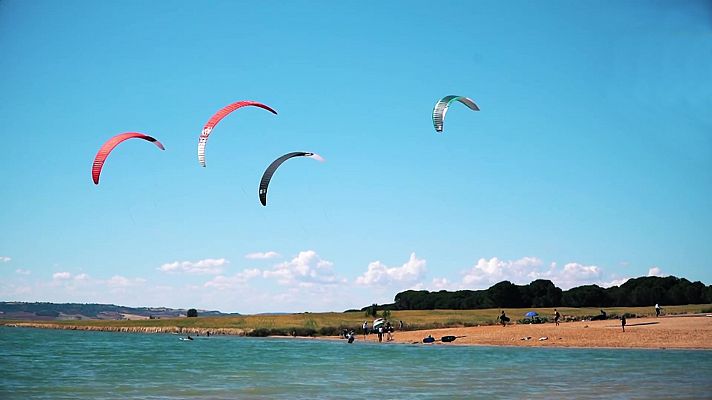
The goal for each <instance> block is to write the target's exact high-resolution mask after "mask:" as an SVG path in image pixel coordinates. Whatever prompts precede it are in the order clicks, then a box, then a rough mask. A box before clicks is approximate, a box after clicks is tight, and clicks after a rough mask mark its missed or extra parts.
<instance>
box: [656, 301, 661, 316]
mask: <svg viewBox="0 0 712 400" xmlns="http://www.w3.org/2000/svg"><path fill="white" fill-rule="evenodd" d="M659 316H660V304H658V303H655V317H659Z"/></svg>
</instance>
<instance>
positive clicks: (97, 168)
mask: <svg viewBox="0 0 712 400" xmlns="http://www.w3.org/2000/svg"><path fill="white" fill-rule="evenodd" d="M133 138H137V139H143V140H146V141H149V142H153V143H154V144H155V145H156V146H157V147H158V148H159V149H161V150H165V147H163V145H162V144H161V142H159V141H158V140H156V139H154V138H153V137H151V136H148V135H144V134H143V133H138V132H126V133H120V134H118V135H116V136H114V137H112V138H111V139H109V140H107V141H106V143H104V144H103V145H102V146H101V148H100V149H99V152H98V153H96V157H94V164H93V165H92V168H91V177H92V179H93V180H94V184H96V185H98V184H99V175H101V169H102V168H103V167H104V161H106V157H108V156H109V153H111V151H112V150H114V147H116V146H118V144H119V143H121V142H123V141H124V140H127V139H133Z"/></svg>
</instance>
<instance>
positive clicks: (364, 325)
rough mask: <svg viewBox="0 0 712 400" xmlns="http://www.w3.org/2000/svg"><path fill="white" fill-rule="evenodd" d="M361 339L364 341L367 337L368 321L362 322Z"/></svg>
mask: <svg viewBox="0 0 712 400" xmlns="http://www.w3.org/2000/svg"><path fill="white" fill-rule="evenodd" d="M362 328H363V338H364V339H366V336H368V321H363V326H362Z"/></svg>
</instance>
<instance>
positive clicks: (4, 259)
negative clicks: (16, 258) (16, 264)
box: [0, 256, 12, 262]
mask: <svg viewBox="0 0 712 400" xmlns="http://www.w3.org/2000/svg"><path fill="white" fill-rule="evenodd" d="M10 260H12V258H10V257H5V256H0V262H10Z"/></svg>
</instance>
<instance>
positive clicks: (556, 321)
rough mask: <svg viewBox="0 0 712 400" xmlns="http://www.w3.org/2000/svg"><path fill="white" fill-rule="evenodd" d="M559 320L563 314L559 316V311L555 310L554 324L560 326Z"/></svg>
mask: <svg viewBox="0 0 712 400" xmlns="http://www.w3.org/2000/svg"><path fill="white" fill-rule="evenodd" d="M559 319H561V314H559V311H558V310H557V309H554V322H555V323H556V326H559Z"/></svg>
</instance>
